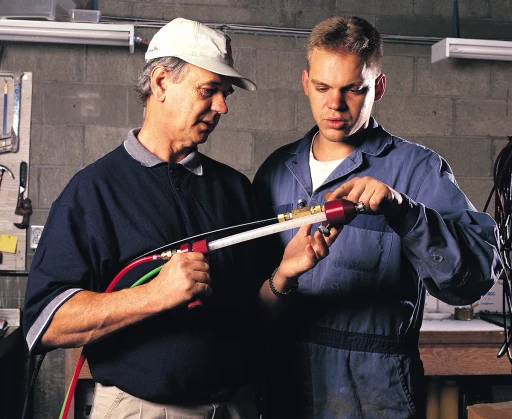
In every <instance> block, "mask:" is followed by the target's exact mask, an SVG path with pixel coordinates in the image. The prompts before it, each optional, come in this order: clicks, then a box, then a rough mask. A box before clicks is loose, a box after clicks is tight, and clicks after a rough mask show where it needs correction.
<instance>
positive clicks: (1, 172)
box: [0, 164, 14, 188]
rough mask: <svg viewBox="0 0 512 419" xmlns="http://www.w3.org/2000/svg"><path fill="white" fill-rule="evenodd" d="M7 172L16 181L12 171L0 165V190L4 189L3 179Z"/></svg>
mask: <svg viewBox="0 0 512 419" xmlns="http://www.w3.org/2000/svg"><path fill="white" fill-rule="evenodd" d="M5 172H7V173H9V174H10V175H11V177H12V178H13V179H14V175H13V174H12V172H11V170H10V169H9V168H8V167H7V166H4V165H3V164H0V188H1V187H2V178H3V177H4V173H5Z"/></svg>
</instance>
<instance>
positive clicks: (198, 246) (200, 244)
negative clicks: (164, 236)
mask: <svg viewBox="0 0 512 419" xmlns="http://www.w3.org/2000/svg"><path fill="white" fill-rule="evenodd" d="M178 252H179V253H185V252H197V253H202V254H203V255H206V254H207V253H208V252H209V249H208V243H207V242H206V239H203V240H199V241H197V242H194V243H192V244H190V243H185V244H183V245H182V246H181V247H180V250H178ZM202 305H203V302H202V301H201V300H200V299H199V298H196V299H194V300H192V301H191V302H190V303H188V308H189V309H192V308H196V307H201V306H202Z"/></svg>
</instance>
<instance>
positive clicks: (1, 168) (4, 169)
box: [0, 164, 14, 265]
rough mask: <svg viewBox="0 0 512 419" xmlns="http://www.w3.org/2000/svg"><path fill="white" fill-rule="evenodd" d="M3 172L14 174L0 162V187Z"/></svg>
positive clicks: (1, 256)
mask: <svg viewBox="0 0 512 419" xmlns="http://www.w3.org/2000/svg"><path fill="white" fill-rule="evenodd" d="M5 172H7V173H9V174H10V175H11V177H12V178H13V179H14V175H13V174H12V172H11V170H10V169H9V168H8V167H7V166H4V165H3V164H0V188H1V187H2V178H3V177H4V173H5ZM2 262H3V255H2V253H0V265H1V264H2Z"/></svg>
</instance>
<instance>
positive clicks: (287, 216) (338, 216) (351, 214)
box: [59, 198, 366, 419]
mask: <svg viewBox="0 0 512 419" xmlns="http://www.w3.org/2000/svg"><path fill="white" fill-rule="evenodd" d="M365 212H366V209H365V206H364V204H363V203H362V202H359V203H354V202H352V201H348V200H346V199H343V198H341V199H333V200H332V201H327V202H325V204H318V205H314V206H306V205H303V204H302V205H300V206H299V207H298V208H295V209H293V210H292V211H290V212H285V213H282V214H278V215H277V217H276V218H275V220H277V221H278V222H277V223H274V224H271V225H267V226H265V227H259V228H256V229H253V230H248V231H245V232H242V233H237V234H233V235H231V236H228V237H224V238H221V239H217V240H213V241H210V242H209V241H208V239H207V238H203V237H205V235H206V236H207V235H211V234H213V233H215V232H217V231H218V230H217V231H215V232H211V233H207V234H202V235H199V236H194V237H195V238H198V239H199V237H201V238H200V239H199V240H196V241H192V239H194V237H193V238H190V239H187V240H185V243H184V244H181V245H180V247H174V248H173V246H174V245H177V244H176V243H171V244H168V245H166V246H163V247H160V248H158V249H155V250H153V251H151V252H149V253H146V254H144V255H142V256H139V257H138V258H137V259H135V260H133V261H132V262H130V263H129V264H128V265H126V266H125V267H124V268H123V269H122V270H121V271H120V272H119V273H118V274H117V275H116V276H115V278H114V279H113V280H112V282H111V283H110V284H109V286H108V287H107V289H106V291H105V292H107V293H108V292H112V291H113V289H114V287H115V285H116V284H117V283H118V282H119V280H120V279H121V278H122V277H123V276H124V275H125V274H126V273H127V272H128V271H129V270H131V269H133V268H134V267H135V266H138V265H140V264H142V263H145V262H150V261H154V260H158V259H161V260H169V259H171V258H172V257H173V256H174V255H175V254H177V253H183V252H198V253H203V254H207V253H209V252H212V251H214V250H218V249H221V248H223V247H227V246H232V245H234V244H237V243H242V242H245V241H248V240H253V239H257V238H259V237H264V236H268V235H270V234H275V233H280V232H282V231H286V230H290V229H292V228H296V227H300V226H302V225H306V224H315V223H322V224H321V225H320V227H319V230H320V231H321V232H322V233H323V234H325V235H328V234H329V226H330V225H332V226H340V225H345V224H348V223H350V222H351V221H352V220H353V219H354V218H355V217H356V216H357V214H361V213H365ZM265 221H268V220H265ZM249 224H252V223H249ZM238 227H240V226H234V227H232V228H238ZM229 229H231V227H230V228H228V229H223V230H221V231H224V230H229ZM179 243H183V241H182V242H179ZM164 248H171V249H170V250H165V251H162V252H159V251H160V250H161V249H164ZM155 252H159V253H155ZM161 269H162V266H159V267H158V268H156V269H153V270H152V271H151V272H149V273H147V274H146V275H144V276H143V277H142V278H140V279H139V280H138V281H136V282H135V283H134V284H132V285H131V288H133V287H135V286H137V285H140V284H142V283H144V282H145V281H147V280H148V279H149V278H151V277H153V276H155V275H156V274H157V273H158V272H160V270H161ZM201 305H202V303H201V300H199V299H197V300H194V301H192V302H190V303H189V304H188V308H194V307H199V306H201ZM85 359H86V354H85V348H84V350H83V351H82V354H81V355H80V357H79V359H78V362H77V365H76V368H75V371H74V374H73V377H72V379H71V384H70V385H69V389H68V392H67V394H66V397H65V400H64V404H63V406H62V410H61V414H60V416H59V419H66V417H67V414H68V412H69V408H70V405H71V398H72V395H73V393H74V391H75V387H76V383H77V381H78V376H79V374H80V370H81V369H82V366H83V364H84V362H85Z"/></svg>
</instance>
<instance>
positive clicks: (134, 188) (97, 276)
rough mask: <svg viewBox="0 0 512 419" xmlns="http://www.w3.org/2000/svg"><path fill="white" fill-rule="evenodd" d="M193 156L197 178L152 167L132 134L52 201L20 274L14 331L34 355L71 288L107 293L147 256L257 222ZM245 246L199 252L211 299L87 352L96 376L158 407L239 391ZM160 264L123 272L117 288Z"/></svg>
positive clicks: (250, 271)
mask: <svg viewBox="0 0 512 419" xmlns="http://www.w3.org/2000/svg"><path fill="white" fill-rule="evenodd" d="M130 153H131V154H130ZM196 158H198V159H199V160H200V168H201V169H202V173H199V172H197V170H196V172H197V173H194V172H193V171H191V170H188V169H187V168H186V167H184V166H183V165H182V164H168V163H166V162H163V161H161V160H160V159H158V158H156V157H155V156H153V155H152V154H150V153H149V152H148V151H147V150H145V149H144V148H143V147H142V146H141V145H140V144H139V143H138V142H137V140H136V139H135V137H134V135H133V134H132V133H131V134H130V137H129V139H128V140H127V141H126V143H125V145H121V146H119V147H118V148H117V149H115V150H114V151H112V152H111V153H109V154H108V155H106V156H105V157H103V158H101V159H100V160H98V161H97V162H95V163H93V164H92V165H90V166H88V167H87V168H85V169H83V170H82V171H80V172H79V173H77V174H76V175H75V176H74V177H73V179H72V180H71V181H70V183H69V184H68V185H67V186H66V188H65V189H64V191H63V192H62V193H61V194H60V196H59V197H58V198H57V200H56V201H55V202H54V203H53V205H52V208H51V211H50V215H49V217H48V220H47V223H46V225H45V228H44V232H43V235H42V237H41V240H40V242H39V246H38V248H37V251H36V253H35V256H34V260H33V263H32V267H31V271H30V275H29V279H28V286H27V291H26V300H25V307H24V317H23V328H24V332H25V335H26V339H27V343H28V345H29V348H30V349H31V350H32V351H33V352H37V351H40V347H39V341H40V338H41V336H42V334H43V333H44V331H45V330H46V327H47V325H48V324H49V322H50V321H51V318H52V316H53V313H54V312H55V311H56V310H57V309H58V308H59V307H60V305H61V304H63V303H64V302H65V301H67V299H68V298H69V297H70V296H72V295H73V294H74V293H76V292H80V290H92V291H98V292H102V291H104V290H105V289H106V288H107V286H108V285H109V283H110V282H111V280H112V279H113V278H114V276H115V275H116V274H117V273H118V272H119V271H120V270H121V269H122V268H123V267H124V266H125V265H126V264H127V263H129V262H130V261H131V260H133V259H134V258H136V257H137V256H139V255H141V254H143V253H145V252H147V251H150V250H152V249H155V248H158V247H160V246H163V245H166V244H168V243H171V242H174V241H177V240H180V239H183V238H186V237H190V236H193V235H196V234H199V233H204V232H208V231H212V230H216V229H219V228H224V227H229V226H232V225H237V224H240V223H245V222H249V221H253V220H254V218H255V215H254V200H253V196H252V194H251V185H250V182H249V180H248V179H247V178H246V177H245V176H243V175H242V174H240V173H238V172H237V171H235V170H234V169H232V168H230V167H228V166H226V165H224V164H221V163H219V162H216V161H213V160H211V159H210V158H208V157H206V156H204V155H197V156H196ZM213 238H217V237H213ZM246 245H247V246H249V245H250V244H249V243H247V244H246ZM244 246H245V245H244V244H241V245H237V246H233V247H229V248H224V249H220V250H218V251H215V252H212V253H211V254H210V255H209V256H208V257H209V263H210V269H211V278H212V289H213V294H212V295H211V297H208V298H205V299H204V307H203V308H202V309H198V310H193V311H192V312H191V311H189V310H187V307H186V305H185V306H183V307H182V308H178V309H174V310H170V311H168V312H163V313H161V314H160V315H157V316H154V317H152V318H148V319H146V320H144V321H142V322H140V323H137V324H134V325H132V326H129V327H127V328H125V329H122V330H120V331H118V332H116V333H114V334H112V335H110V336H108V337H106V338H104V339H101V340H100V341H98V342H96V343H94V344H91V345H89V346H88V348H87V356H88V361H89V365H90V369H91V372H92V375H93V378H94V380H95V381H97V382H100V383H102V384H104V385H115V386H117V387H119V388H120V389H122V390H124V391H126V392H127V393H129V394H132V395H134V396H137V397H141V398H143V399H146V400H150V401H155V402H167V403H186V402H207V401H209V400H219V399H222V398H229V396H230V394H232V393H233V392H234V391H236V389H237V388H238V387H239V386H241V385H244V384H246V383H247V382H248V381H249V380H250V379H251V372H250V369H251V364H250V362H249V360H250V361H251V362H252V356H251V349H252V348H254V346H253V345H252V343H251V341H250V339H249V334H250V333H253V328H252V327H251V324H252V322H253V316H254V312H253V305H252V301H253V300H255V297H256V290H257V289H258V288H259V285H260V284H259V283H257V282H256V281H254V280H253V279H254V274H255V269H254V266H253V264H252V259H251V258H250V256H251V252H249V251H248V250H247V247H244ZM161 263H162V262H159V261H157V262H155V263H148V264H143V265H141V266H139V267H138V268H136V269H134V270H132V271H130V272H129V273H128V274H127V275H125V277H123V279H122V280H121V282H120V283H119V285H118V286H117V288H126V287H129V286H130V285H131V284H133V283H134V282H135V281H136V280H137V279H139V278H140V277H142V276H143V275H144V274H145V273H147V272H149V271H150V270H151V269H153V268H155V267H156V266H158V265H159V264H161Z"/></svg>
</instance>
